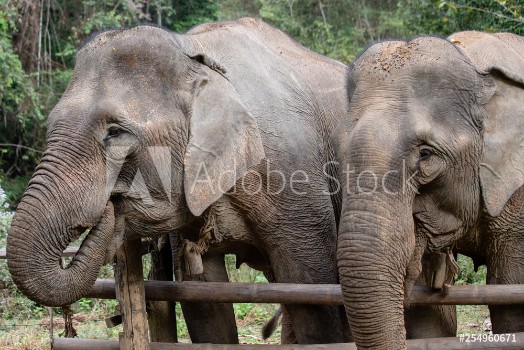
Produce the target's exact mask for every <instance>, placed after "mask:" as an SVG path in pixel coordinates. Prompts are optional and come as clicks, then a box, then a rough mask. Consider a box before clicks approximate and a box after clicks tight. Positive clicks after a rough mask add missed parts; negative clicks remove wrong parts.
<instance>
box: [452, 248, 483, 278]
mask: <svg viewBox="0 0 524 350" xmlns="http://www.w3.org/2000/svg"><path fill="white" fill-rule="evenodd" d="M457 263H458V265H459V267H460V272H459V275H458V277H457V278H456V280H455V284H459V285H461V284H486V266H484V265H482V266H479V268H478V270H477V271H475V269H474V266H473V260H472V259H471V258H468V257H467V256H465V255H462V254H459V255H458V257H457Z"/></svg>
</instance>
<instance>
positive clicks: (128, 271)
mask: <svg viewBox="0 0 524 350" xmlns="http://www.w3.org/2000/svg"><path fill="white" fill-rule="evenodd" d="M141 250H142V243H141V241H140V239H135V240H126V241H125V242H124V244H123V245H122V247H121V248H120V249H118V251H117V253H116V266H115V281H116V296H117V299H118V301H119V302H120V311H121V313H122V321H123V322H122V323H123V332H122V333H120V349H123V350H129V349H137V350H138V349H140V350H149V349H150V348H149V329H148V324H147V314H146V300H145V297H144V273H143V270H142V254H141Z"/></svg>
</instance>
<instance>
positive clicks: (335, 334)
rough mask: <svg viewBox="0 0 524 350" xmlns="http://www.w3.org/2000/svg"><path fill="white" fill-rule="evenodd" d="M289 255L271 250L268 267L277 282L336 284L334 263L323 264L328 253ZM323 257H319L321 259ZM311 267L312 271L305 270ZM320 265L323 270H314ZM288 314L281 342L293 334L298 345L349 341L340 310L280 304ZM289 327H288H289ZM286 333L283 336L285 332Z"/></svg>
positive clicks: (345, 320) (283, 325) (327, 258)
mask: <svg viewBox="0 0 524 350" xmlns="http://www.w3.org/2000/svg"><path fill="white" fill-rule="evenodd" d="M291 255H292V254H290V252H288V251H286V252H282V251H280V250H273V251H270V260H271V266H272V267H273V269H274V273H275V278H276V280H277V282H279V283H337V282H338V281H337V274H336V270H335V268H336V263H335V262H334V261H333V262H332V264H331V265H330V266H326V265H328V264H327V263H326V260H329V256H330V255H329V254H327V252H326V253H325V255H322V254H318V256H317V257H318V261H314V260H315V257H314V256H312V255H314V254H311V255H309V254H307V256H295V257H294V258H293V257H292V256H291ZM321 256H322V258H321ZM308 266H311V268H307V267H308ZM314 266H322V268H320V269H317V268H313V267H314ZM283 307H284V309H283V310H287V313H288V314H289V322H288V321H287V320H286V318H283V320H282V333H283V337H284V338H286V339H283V341H286V342H291V340H295V339H292V338H290V337H288V335H289V334H291V331H293V332H294V334H295V337H296V342H297V343H298V344H323V343H344V342H348V341H350V334H349V326H348V325H347V319H346V315H345V312H344V310H343V308H342V307H339V306H320V305H290V304H286V305H283ZM288 324H289V325H288ZM284 332H285V333H284Z"/></svg>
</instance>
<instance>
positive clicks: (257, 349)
mask: <svg viewBox="0 0 524 350" xmlns="http://www.w3.org/2000/svg"><path fill="white" fill-rule="evenodd" d="M407 343H408V349H409V350H431V349H446V350H462V349H468V350H485V349H512V350H513V349H515V350H516V349H519V350H522V349H523V348H524V333H516V334H515V342H512V341H509V342H494V341H492V342H470V343H466V342H461V341H460V338H458V337H450V338H430V339H410V340H408V341H407ZM53 349H54V350H93V349H100V350H118V349H119V347H118V342H117V341H111V340H105V341H100V340H89V339H72V338H58V339H55V341H54V345H53ZM228 349H232V350H356V346H355V344H354V343H340V344H312V345H297V344H289V345H270V344H240V345H232V344H184V343H151V350H228Z"/></svg>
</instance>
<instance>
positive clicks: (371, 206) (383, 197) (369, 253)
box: [337, 175, 415, 350]
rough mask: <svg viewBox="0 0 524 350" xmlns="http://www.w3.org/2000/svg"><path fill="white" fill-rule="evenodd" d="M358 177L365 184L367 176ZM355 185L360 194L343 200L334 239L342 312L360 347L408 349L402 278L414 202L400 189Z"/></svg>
mask: <svg viewBox="0 0 524 350" xmlns="http://www.w3.org/2000/svg"><path fill="white" fill-rule="evenodd" d="M373 176H375V175H373ZM359 181H360V183H361V184H362V183H365V182H366V180H365V176H360V177H359ZM382 184H384V182H383V183H382ZM359 187H360V188H359V190H360V191H361V192H360V194H359V193H354V194H352V195H349V196H346V199H345V200H344V205H343V209H342V216H341V226H340V233H339V238H338V251H337V259H338V268H339V273H340V282H341V287H342V292H343V298H344V306H345V308H346V314H347V315H348V320H349V323H350V327H351V331H352V333H353V337H354V339H355V342H356V344H357V346H358V349H376V350H380V349H388V350H391V349H406V331H405V326H404V290H405V282H406V281H405V277H406V270H407V267H408V262H409V260H410V256H411V254H412V253H413V250H414V246H415V238H414V228H413V219H412V211H411V202H412V201H411V200H410V199H409V196H403V195H402V194H401V193H399V192H397V193H396V194H392V193H391V192H388V193H384V192H379V191H377V192H373V193H370V192H362V186H359ZM357 192H358V191H357ZM399 203H400V204H399Z"/></svg>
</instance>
